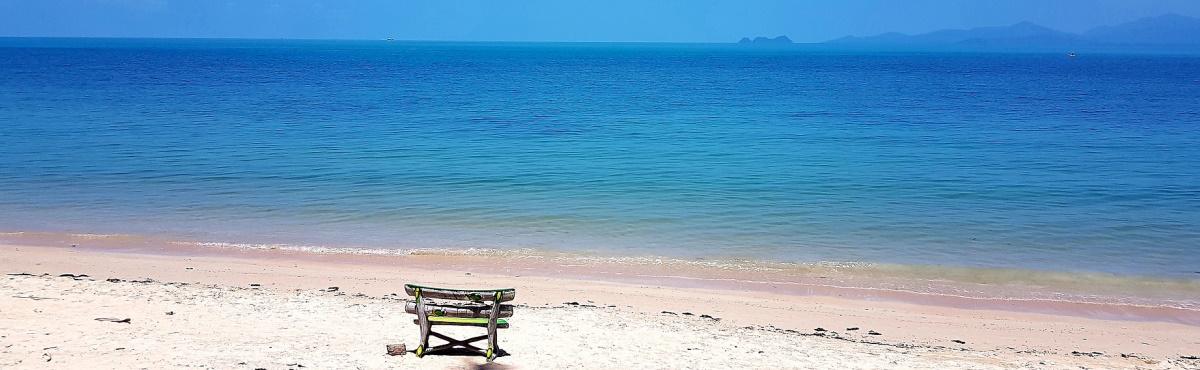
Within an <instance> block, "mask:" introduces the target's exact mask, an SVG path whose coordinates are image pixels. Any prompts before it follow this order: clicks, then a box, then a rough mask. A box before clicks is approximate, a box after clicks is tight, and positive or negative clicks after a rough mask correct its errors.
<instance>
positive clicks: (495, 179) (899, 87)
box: [0, 39, 1200, 279]
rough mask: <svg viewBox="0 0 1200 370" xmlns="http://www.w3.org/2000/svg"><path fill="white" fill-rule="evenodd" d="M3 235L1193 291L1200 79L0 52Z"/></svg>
mask: <svg viewBox="0 0 1200 370" xmlns="http://www.w3.org/2000/svg"><path fill="white" fill-rule="evenodd" d="M0 122H3V123H2V124H3V129H2V130H0V142H3V143H4V144H3V145H0V230H45V231H65V232H97V233H135V234H148V235H168V236H171V237H178V238H186V239H190V240H205V241H221V242H236V243H287V244H299V245H324V246H331V247H362V248H414V247H436V248H470V247H479V248H497V249H518V248H535V249H539V250H560V251H568V252H586V253H599V254H606V255H616V256H646V255H656V256H659V255H661V256H671V257H679V258H685V259H694V258H749V259H757V260H767V261H779V262H814V261H838V262H860V261H861V262H881V263H895V264H923V265H944V266H962V267H998V268H1022V269H1040V270H1055V271H1080V272H1101V273H1116V274H1135V275H1150V276H1158V277H1171V278H1183V279H1197V278H1200V273H1197V271H1200V268H1198V267H1197V266H1200V253H1197V252H1200V226H1198V225H1200V222H1198V221H1200V185H1198V184H1200V167H1198V166H1196V165H1195V164H1194V163H1195V162H1196V160H1197V159H1200V149H1198V148H1200V146H1198V145H1197V144H1200V130H1197V127H1196V125H1197V124H1200V58H1196V57H1182V56H1120V55H1084V56H1081V57H1079V58H1074V59H1068V58H1065V57H1063V56H1061V55H1004V54H830V53H813V52H806V51H756V50H747V49H742V48H735V47H728V46H719V45H621V44H588V45H574V44H476V43H387V42H350V41H342V42H315V41H244V40H243V41H238V40H224V41H215V40H174V41H166V40H47V39H6V40H0Z"/></svg>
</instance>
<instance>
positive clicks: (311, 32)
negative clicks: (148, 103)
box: [0, 0, 1200, 42]
mask: <svg viewBox="0 0 1200 370" xmlns="http://www.w3.org/2000/svg"><path fill="white" fill-rule="evenodd" d="M1167 12H1174V13H1178V14H1183V15H1188V16H1193V17H1200V0H829V1H802V0H792V1H787V0H742V1H734V0H726V1H716V0H691V1H687V0H594V1H570V0H529V1H504V0H490V1H489V0H468V1H453V0H437V1H434V0H429V1H416V0H0V36H66V37H71V36H83V37H240V38H320V39H325V38H332V39H381V38H386V37H393V38H396V39H404V40H464V41H661V42H730V41H736V40H737V39H738V38H741V37H742V36H759V35H762V36H775V35H788V36H789V37H791V38H792V39H793V40H795V41H797V42H816V41H825V40H828V39H832V38H837V37H841V36H845V35H858V36H864V35H873V34H878V33H883V32H890V31H898V32H905V33H919V32H925V31H932V30H937V29H944V28H970V27H977V26H995V25H1007V24H1012V23H1016V22H1019V21H1024V20H1028V21H1032V22H1034V23H1038V24H1042V25H1045V26H1048V27H1051V28H1056V29H1059V30H1063V31H1072V32H1078V31H1083V30H1086V29H1088V28H1091V27H1094V26H1099V25H1106V24H1115V23H1120V22H1125V21H1130V20H1133V19H1136V18H1140V17H1145V16H1154V15H1161V14H1164V13H1167Z"/></svg>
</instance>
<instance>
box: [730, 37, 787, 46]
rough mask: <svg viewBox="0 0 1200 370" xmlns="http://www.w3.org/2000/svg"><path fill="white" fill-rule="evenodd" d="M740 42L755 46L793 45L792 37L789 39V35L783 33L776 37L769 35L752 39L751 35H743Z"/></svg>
mask: <svg viewBox="0 0 1200 370" xmlns="http://www.w3.org/2000/svg"><path fill="white" fill-rule="evenodd" d="M738 44H741V45H755V46H762V45H791V44H792V39H789V38H788V37H787V36H783V35H780V36H776V37H775V38H767V37H762V36H759V37H755V38H754V39H750V38H749V37H743V38H742V39H741V40H739V41H738Z"/></svg>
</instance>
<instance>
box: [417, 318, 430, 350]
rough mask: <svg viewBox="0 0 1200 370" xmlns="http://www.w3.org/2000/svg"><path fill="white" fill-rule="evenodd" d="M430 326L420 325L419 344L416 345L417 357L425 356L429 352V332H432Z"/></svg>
mask: <svg viewBox="0 0 1200 370" xmlns="http://www.w3.org/2000/svg"><path fill="white" fill-rule="evenodd" d="M430 326H431V325H428V324H426V325H421V340H420V344H418V345H417V351H416V355H417V357H421V356H425V353H426V352H429V332H431V331H432V330H431V329H432V328H431V327H430Z"/></svg>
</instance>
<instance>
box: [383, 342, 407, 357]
mask: <svg viewBox="0 0 1200 370" xmlns="http://www.w3.org/2000/svg"><path fill="white" fill-rule="evenodd" d="M405 353H408V348H407V347H405V346H404V343H400V344H389V345H387V354H388V356H404V354H405Z"/></svg>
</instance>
